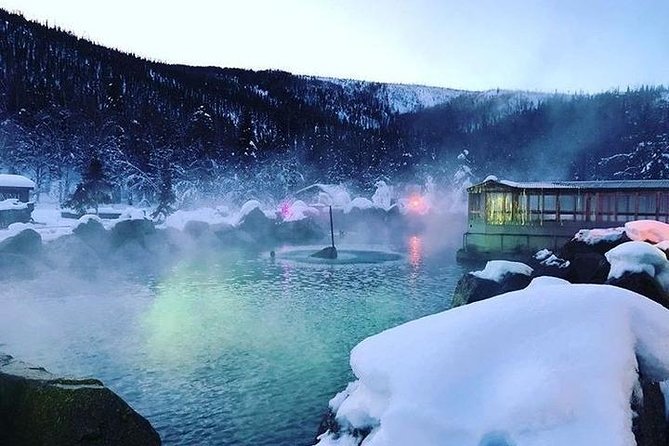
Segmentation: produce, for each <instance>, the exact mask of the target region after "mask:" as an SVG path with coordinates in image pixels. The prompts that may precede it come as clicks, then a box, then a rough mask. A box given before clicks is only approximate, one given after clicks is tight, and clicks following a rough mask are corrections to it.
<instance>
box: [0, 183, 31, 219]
mask: <svg viewBox="0 0 669 446" xmlns="http://www.w3.org/2000/svg"><path fill="white" fill-rule="evenodd" d="M34 189H35V183H33V182H32V181H31V180H29V179H28V178H26V177H24V176H21V175H8V174H0V228H6V227H7V226H9V225H10V224H12V223H16V222H22V223H27V222H29V221H30V220H31V218H32V211H33V209H34V207H35V205H34V203H32V202H31V201H30V193H31V191H33V190H34Z"/></svg>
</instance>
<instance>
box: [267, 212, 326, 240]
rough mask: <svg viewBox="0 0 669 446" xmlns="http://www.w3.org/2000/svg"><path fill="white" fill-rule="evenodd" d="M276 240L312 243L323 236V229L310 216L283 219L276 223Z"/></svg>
mask: <svg viewBox="0 0 669 446" xmlns="http://www.w3.org/2000/svg"><path fill="white" fill-rule="evenodd" d="M275 236H276V240H277V241H279V242H289V243H314V242H318V241H320V240H323V238H325V232H324V231H323V229H322V228H321V227H320V226H319V225H318V223H316V222H315V221H314V220H313V219H311V218H304V219H302V220H297V221H284V222H281V223H278V224H277V225H276V231H275Z"/></svg>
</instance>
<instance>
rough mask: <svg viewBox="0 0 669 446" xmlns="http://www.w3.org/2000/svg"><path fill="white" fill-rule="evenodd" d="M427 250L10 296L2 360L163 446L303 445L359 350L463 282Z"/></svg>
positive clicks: (28, 287)
mask: <svg viewBox="0 0 669 446" xmlns="http://www.w3.org/2000/svg"><path fill="white" fill-rule="evenodd" d="M424 250H425V246H424V244H423V242H422V241H421V239H420V238H417V237H413V238H411V239H410V240H409V242H408V246H407V247H406V252H405V255H404V256H402V258H401V259H400V260H396V261H389V262H383V263H378V264H365V265H318V264H316V265H314V264H309V265H304V264H299V263H298V262H290V261H283V260H281V258H280V257H281V255H279V258H278V259H277V260H276V261H272V260H270V259H269V258H268V256H261V257H260V258H248V256H243V255H233V254H231V253H221V254H218V255H216V256H215V257H213V258H211V257H210V258H207V259H201V260H196V261H189V262H183V263H182V264H179V265H177V266H175V267H174V269H173V270H172V271H171V272H170V273H169V274H165V275H164V277H163V278H160V279H154V280H151V281H149V282H148V283H147V281H146V280H145V281H144V283H141V284H138V283H136V282H133V281H130V280H127V281H123V280H117V279H114V280H109V281H107V282H101V283H99V284H96V285H95V286H93V285H91V284H88V283H86V282H84V283H83V284H82V283H76V284H71V285H68V286H64V285H62V284H59V283H57V282H56V281H55V280H54V281H52V282H51V281H48V280H47V279H45V278H42V279H40V280H41V282H39V283H25V282H21V283H13V284H8V285H7V286H6V287H5V288H4V290H5V291H4V292H3V293H2V294H1V295H0V309H4V311H3V312H2V313H3V314H2V315H0V317H1V319H2V324H0V342H2V344H0V351H5V352H8V353H10V354H13V355H14V356H16V357H18V358H20V359H23V360H26V361H29V362H32V363H35V364H38V365H42V366H45V367H46V368H47V369H49V370H50V371H52V372H55V373H58V374H68V375H74V376H94V377H97V378H100V379H101V380H102V381H104V382H105V383H106V384H107V385H108V386H110V387H111V388H112V389H113V390H115V391H116V392H118V393H119V394H120V395H121V396H122V397H123V398H125V399H126V401H128V402H129V403H130V404H131V405H132V406H133V407H134V408H135V409H136V410H137V411H139V412H140V413H142V414H143V415H145V416H146V417H147V418H148V419H149V420H150V421H151V422H152V424H153V425H154V426H155V427H156V429H157V430H158V431H159V432H160V434H161V436H162V438H163V441H164V443H165V444H167V445H171V444H173V445H176V444H179V445H182V444H188V445H206V444H213V445H272V446H277V445H280V446H282V445H285V446H296V445H298V446H299V445H308V444H312V443H313V438H314V435H315V433H316V429H317V427H318V424H319V422H320V419H321V417H322V415H323V414H324V412H325V410H326V407H327V402H328V400H329V399H330V398H331V397H332V396H334V394H335V393H336V392H338V391H340V390H341V389H343V388H344V387H345V385H346V383H347V382H348V381H349V380H350V379H351V378H352V376H351V374H350V371H349V366H348V355H349V351H350V349H351V348H352V347H353V346H354V345H355V344H356V343H358V342H359V341H360V340H362V339H363V338H365V337H367V336H369V335H372V334H374V333H378V332H380V331H382V330H384V329H386V328H389V327H392V326H395V325H397V324H400V323H402V322H405V321H407V320H410V319H415V318H417V317H420V316H423V315H427V314H431V313H434V312H437V311H441V310H444V309H446V308H448V306H449V303H450V296H451V293H452V291H453V288H454V286H455V283H456V281H457V279H458V278H459V277H460V275H461V273H462V269H461V268H460V267H459V266H457V265H455V264H454V263H453V262H452V261H451V260H450V258H444V257H440V256H426V255H425V253H424ZM449 257H450V256H449ZM398 354H401V352H398Z"/></svg>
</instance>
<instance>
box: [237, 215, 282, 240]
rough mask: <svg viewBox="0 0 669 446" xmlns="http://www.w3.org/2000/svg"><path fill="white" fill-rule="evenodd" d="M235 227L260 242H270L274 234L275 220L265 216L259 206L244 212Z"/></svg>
mask: <svg viewBox="0 0 669 446" xmlns="http://www.w3.org/2000/svg"><path fill="white" fill-rule="evenodd" d="M237 227H238V229H239V230H241V231H243V232H245V233H247V234H248V235H250V236H251V237H252V238H253V239H254V240H256V241H257V242H261V243H266V242H270V241H272V240H273V239H274V236H275V232H274V229H275V221H274V220H272V219H271V218H269V217H267V216H266V215H265V213H264V212H263V211H261V210H260V208H255V209H253V210H252V211H251V212H249V213H248V214H246V215H245V216H244V218H243V219H242V220H241V222H240V223H239V225H237Z"/></svg>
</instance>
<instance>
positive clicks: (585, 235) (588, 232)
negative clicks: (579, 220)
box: [574, 228, 625, 245]
mask: <svg viewBox="0 0 669 446" xmlns="http://www.w3.org/2000/svg"><path fill="white" fill-rule="evenodd" d="M624 235H625V228H604V229H599V228H596V229H581V230H580V231H578V232H577V233H576V235H575V236H574V240H575V241H577V242H583V243H585V244H587V245H595V244H597V243H601V242H616V241H618V240H620V239H621V238H622V237H623V236H624Z"/></svg>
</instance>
